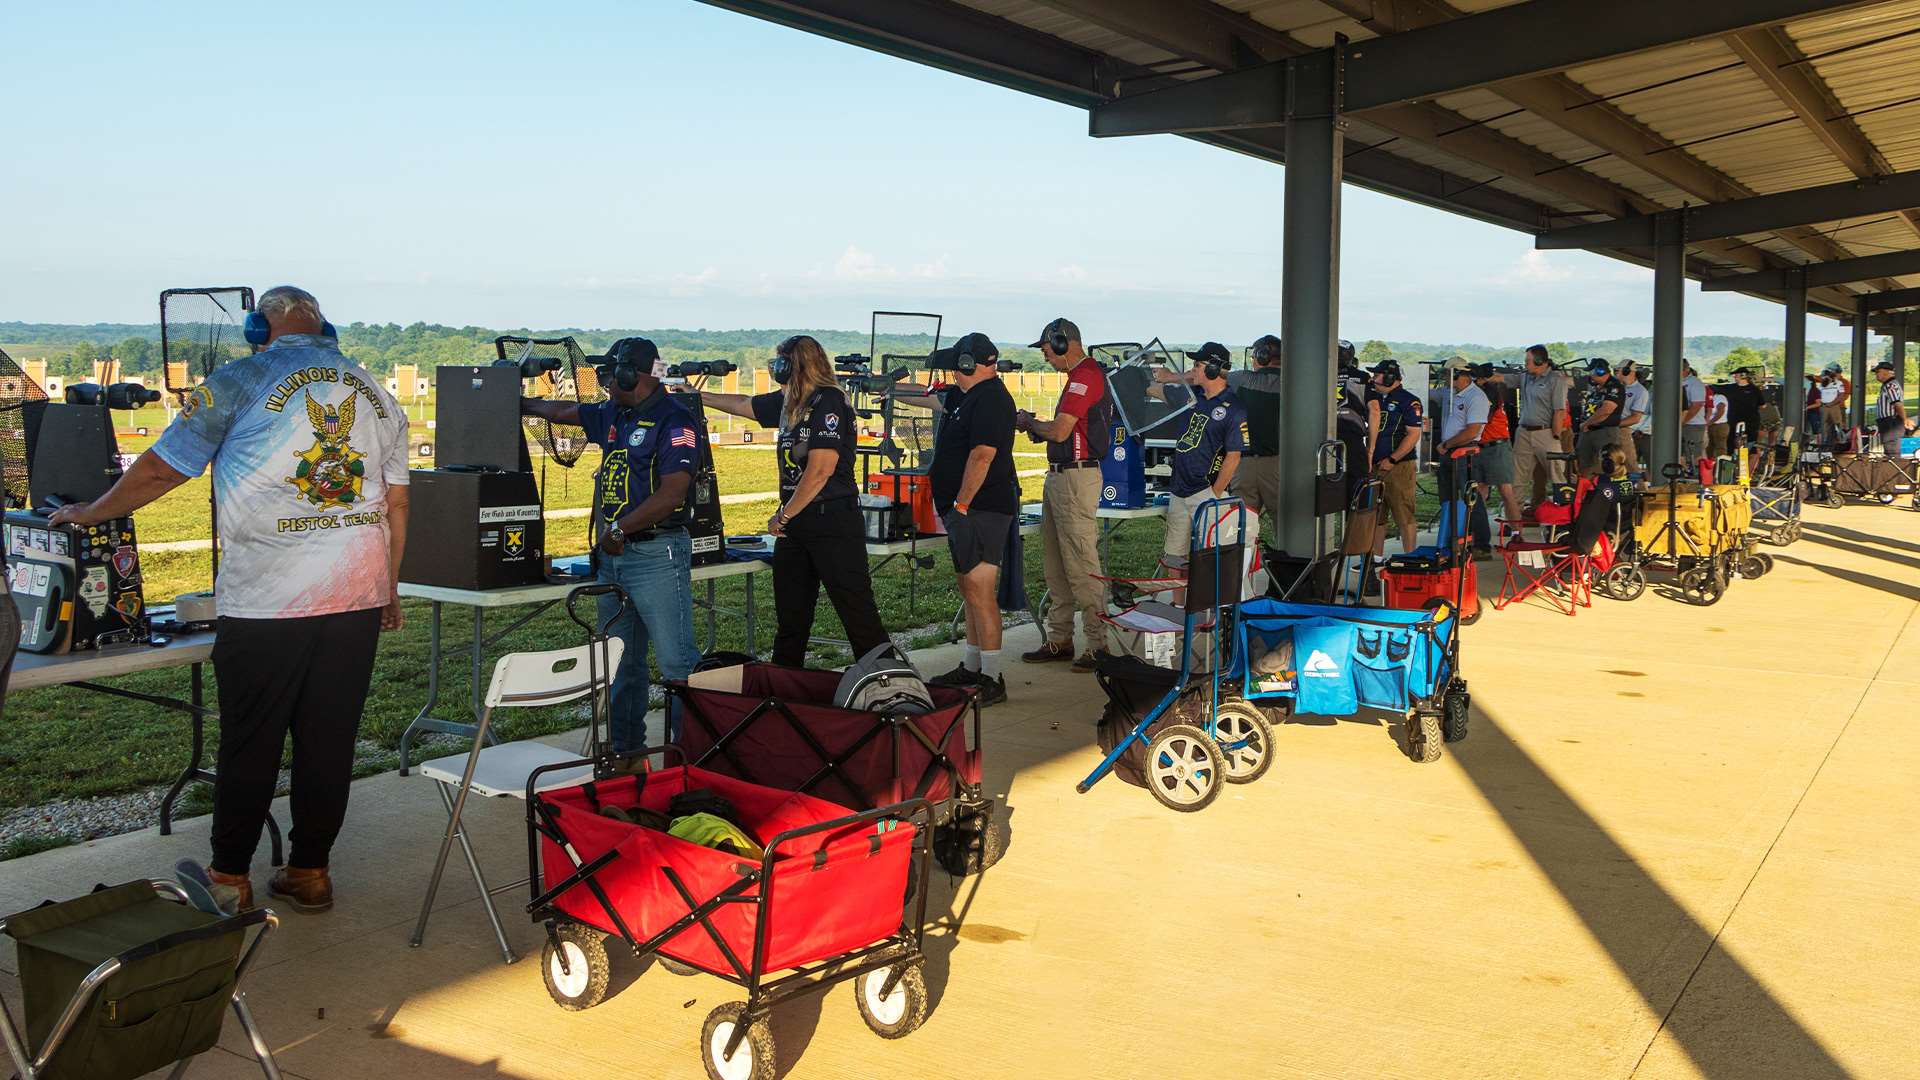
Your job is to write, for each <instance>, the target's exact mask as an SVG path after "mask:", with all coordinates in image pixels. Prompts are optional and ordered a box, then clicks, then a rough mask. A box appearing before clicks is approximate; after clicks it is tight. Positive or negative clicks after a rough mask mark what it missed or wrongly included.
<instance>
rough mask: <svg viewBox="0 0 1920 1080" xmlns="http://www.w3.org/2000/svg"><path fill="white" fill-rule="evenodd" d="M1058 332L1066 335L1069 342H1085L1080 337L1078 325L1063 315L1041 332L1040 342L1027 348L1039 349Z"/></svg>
mask: <svg viewBox="0 0 1920 1080" xmlns="http://www.w3.org/2000/svg"><path fill="white" fill-rule="evenodd" d="M1056 330H1058V331H1059V332H1060V333H1062V334H1065V335H1066V338H1067V340H1068V341H1082V340H1085V339H1083V338H1082V337H1081V336H1080V327H1079V326H1078V325H1077V324H1075V323H1074V321H1073V320H1072V319H1069V318H1067V317H1066V316H1064V315H1063V316H1061V317H1060V318H1058V319H1055V320H1053V321H1052V322H1050V323H1048V324H1047V326H1046V329H1044V330H1042V331H1040V340H1038V341H1036V342H1034V343H1033V344H1031V345H1029V346H1027V348H1029V349H1037V348H1039V347H1040V346H1042V345H1045V344H1046V343H1047V339H1048V338H1050V337H1052V336H1053V332H1054V331H1056Z"/></svg>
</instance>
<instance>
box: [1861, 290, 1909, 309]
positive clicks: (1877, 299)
mask: <svg viewBox="0 0 1920 1080" xmlns="http://www.w3.org/2000/svg"><path fill="white" fill-rule="evenodd" d="M1860 299H1861V301H1862V302H1863V303H1864V304H1865V305H1866V308H1867V310H1868V311H1897V310H1899V309H1901V308H1910V307H1920V289H1894V290H1893V291H1891V292H1878V293H1868V294H1867V295H1865V296H1863V297H1861V298H1860Z"/></svg>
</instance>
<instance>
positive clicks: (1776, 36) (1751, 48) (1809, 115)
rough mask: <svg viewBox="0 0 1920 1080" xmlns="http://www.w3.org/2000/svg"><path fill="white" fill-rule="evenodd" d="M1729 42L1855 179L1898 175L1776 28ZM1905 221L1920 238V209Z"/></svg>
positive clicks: (1741, 35) (1730, 36) (1732, 37)
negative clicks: (1889, 174)
mask: <svg viewBox="0 0 1920 1080" xmlns="http://www.w3.org/2000/svg"><path fill="white" fill-rule="evenodd" d="M1726 43H1727V47H1728V48H1730V49H1732V50H1733V53H1734V55H1735V56H1738V57H1739V58H1740V59H1741V60H1742V61H1743V62H1744V63H1745V64H1746V65H1747V69H1748V70H1749V71H1751V72H1753V74H1754V75H1755V76H1757V77H1758V78H1759V79H1760V81H1761V82H1763V83H1766V84H1767V87H1768V89H1771V90H1772V91H1773V93H1774V95H1775V96H1776V97H1778V98H1779V99H1780V100H1781V101H1783V102H1785V103H1786V105H1787V107H1788V108H1790V109H1792V110H1793V112H1794V115H1796V116H1798V117H1799V118H1800V122H1801V123H1803V124H1805V125H1806V126H1807V130H1808V131H1811V132H1812V133H1813V135H1814V137H1815V138H1817V139H1819V140H1820V142H1821V143H1822V144H1823V145H1825V146H1826V148H1827V150H1828V151H1829V152H1830V153H1832V154H1833V156H1834V157H1836V158H1838V159H1839V160H1840V163H1841V164H1843V165H1845V166H1846V167H1847V168H1848V169H1850V170H1852V172H1853V175H1855V176H1858V177H1860V178H1862V179H1866V178H1869V177H1875V176H1885V175H1887V174H1888V173H1891V172H1893V166H1892V165H1891V164H1889V163H1888V162H1887V158H1886V155H1884V154H1882V153H1881V152H1880V150H1879V148H1878V147H1876V146H1874V145H1873V141H1872V140H1871V139H1868V138H1867V136H1866V133H1865V132H1863V131H1861V130H1860V125H1858V124H1856V123H1854V122H1853V121H1852V120H1851V119H1849V118H1847V116H1846V115H1845V113H1846V109H1845V108H1844V107H1842V106H1841V104H1840V100H1839V99H1838V98H1836V97H1834V96H1833V91H1831V90H1829V89H1828V88H1827V85H1826V83H1825V82H1824V81H1823V80H1822V79H1821V78H1820V75H1819V73H1818V72H1816V71H1815V70H1814V68H1813V65H1812V64H1809V63H1807V57H1806V54H1805V53H1803V52H1801V51H1800V48H1799V47H1798V46H1796V45H1795V44H1793V42H1792V41H1791V40H1790V39H1789V38H1788V37H1787V36H1786V35H1785V34H1784V33H1782V32H1780V30H1778V29H1777V28H1763V29H1758V30H1742V31H1740V32H1739V33H1735V34H1728V35H1727V37H1726ZM1900 217H1901V218H1902V219H1903V220H1905V221H1906V223H1907V227H1908V228H1910V229H1912V230H1913V231H1914V233H1915V234H1916V235H1920V211H1916V210H1903V211H1901V213H1900Z"/></svg>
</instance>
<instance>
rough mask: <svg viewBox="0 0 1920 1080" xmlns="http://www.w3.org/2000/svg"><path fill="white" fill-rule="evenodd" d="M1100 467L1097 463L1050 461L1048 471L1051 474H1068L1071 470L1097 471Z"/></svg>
mask: <svg viewBox="0 0 1920 1080" xmlns="http://www.w3.org/2000/svg"><path fill="white" fill-rule="evenodd" d="M1099 467H1100V463H1099V462H1097V461H1058V462H1056V461H1049V462H1047V471H1048V472H1050V473H1056V472H1066V471H1067V470H1069V469H1097V468H1099Z"/></svg>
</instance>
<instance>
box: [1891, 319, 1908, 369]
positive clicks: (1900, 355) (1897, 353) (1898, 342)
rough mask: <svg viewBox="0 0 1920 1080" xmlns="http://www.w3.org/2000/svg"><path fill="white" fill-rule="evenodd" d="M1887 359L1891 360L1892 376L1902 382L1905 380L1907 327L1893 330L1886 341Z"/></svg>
mask: <svg viewBox="0 0 1920 1080" xmlns="http://www.w3.org/2000/svg"><path fill="white" fill-rule="evenodd" d="M1887 359H1889V360H1891V361H1893V377H1894V378H1896V379H1899V380H1900V381H1901V382H1902V383H1905V382H1906V381H1907V328H1906V327H1904V326H1902V327H1900V328H1898V329H1896V330H1894V332H1893V334H1892V340H1890V341H1889V342H1887Z"/></svg>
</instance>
